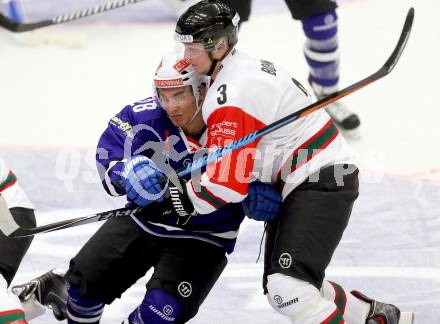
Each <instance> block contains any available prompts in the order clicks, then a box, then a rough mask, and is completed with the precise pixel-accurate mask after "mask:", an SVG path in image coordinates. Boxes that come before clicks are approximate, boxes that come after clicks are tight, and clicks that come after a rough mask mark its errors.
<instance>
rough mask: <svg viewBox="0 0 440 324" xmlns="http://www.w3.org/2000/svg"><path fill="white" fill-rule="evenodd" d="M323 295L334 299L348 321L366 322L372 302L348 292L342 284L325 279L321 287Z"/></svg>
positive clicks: (328, 298)
mask: <svg viewBox="0 0 440 324" xmlns="http://www.w3.org/2000/svg"><path fill="white" fill-rule="evenodd" d="M321 294H322V296H323V297H324V298H325V299H327V300H330V301H333V302H334V303H335V304H336V306H337V307H338V309H339V310H340V312H341V314H342V315H343V316H344V319H345V320H346V321H347V323H359V322H362V323H364V322H365V320H366V319H367V315H368V313H369V312H370V304H369V303H366V302H364V301H362V300H360V299H358V298H356V297H354V296H353V295H352V294H350V293H348V294H347V293H346V292H345V289H344V288H342V287H341V286H340V285H338V284H336V283H334V282H331V281H326V280H324V282H323V284H322V288H321Z"/></svg>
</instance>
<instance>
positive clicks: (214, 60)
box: [206, 47, 233, 77]
mask: <svg viewBox="0 0 440 324" xmlns="http://www.w3.org/2000/svg"><path fill="white" fill-rule="evenodd" d="M232 49H233V47H229V49H228V50H227V51H226V52H225V54H223V56H222V57H221V58H220V59H215V58H213V57H212V52H208V57H209V59H210V60H211V67H210V68H209V71H208V73H206V75H207V76H209V77H210V76H211V75H212V73H214V70H215V67H216V66H217V63H218V62H220V61H223V59H224V58H225V57H226V56H227V55H228V54H229V53H230V52H231V51H232Z"/></svg>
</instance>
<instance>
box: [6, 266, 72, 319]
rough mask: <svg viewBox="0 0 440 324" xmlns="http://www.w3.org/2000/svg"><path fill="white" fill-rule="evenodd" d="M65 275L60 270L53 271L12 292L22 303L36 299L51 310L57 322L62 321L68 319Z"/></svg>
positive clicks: (14, 288) (15, 287) (16, 287)
mask: <svg viewBox="0 0 440 324" xmlns="http://www.w3.org/2000/svg"><path fill="white" fill-rule="evenodd" d="M64 274H65V272H64V271H62V270H60V269H52V270H51V271H49V272H47V273H45V274H44V275H42V276H40V277H38V278H35V279H33V280H31V281H29V282H27V283H24V284H22V285H17V286H14V287H12V289H11V290H12V292H13V293H14V294H16V295H17V296H18V297H19V298H20V300H21V302H22V303H25V302H26V301H28V300H30V299H31V298H35V299H36V300H37V301H38V302H39V303H40V304H42V305H44V306H46V307H48V308H49V309H51V310H52V312H53V315H54V316H55V318H56V319H57V320H59V321H62V320H65V319H66V318H67V306H66V304H67V289H66V280H65V279H64Z"/></svg>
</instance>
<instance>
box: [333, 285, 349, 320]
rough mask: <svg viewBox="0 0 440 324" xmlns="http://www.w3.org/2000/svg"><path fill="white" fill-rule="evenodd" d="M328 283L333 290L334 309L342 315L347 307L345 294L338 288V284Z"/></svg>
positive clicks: (342, 289)
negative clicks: (336, 308)
mask: <svg viewBox="0 0 440 324" xmlns="http://www.w3.org/2000/svg"><path fill="white" fill-rule="evenodd" d="M329 283H330V284H331V285H332V287H333V289H334V290H335V300H334V302H335V304H336V307H338V309H339V311H340V312H341V314H342V315H344V313H345V306H346V305H347V295H346V294H345V291H344V288H342V287H341V286H339V285H338V284H336V283H334V282H331V281H329Z"/></svg>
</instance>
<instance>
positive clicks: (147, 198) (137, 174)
mask: <svg viewBox="0 0 440 324" xmlns="http://www.w3.org/2000/svg"><path fill="white" fill-rule="evenodd" d="M163 176H164V174H163V173H162V171H161V170H159V168H157V166H156V164H154V162H153V161H152V160H150V159H149V158H147V157H145V156H143V155H135V156H132V157H131V158H130V159H128V161H127V162H125V164H124V172H123V178H124V180H123V182H124V187H125V192H126V193H127V199H128V201H131V202H134V203H135V204H136V205H138V206H142V207H143V206H146V205H148V204H150V203H151V202H152V201H158V202H161V201H162V200H163V194H164V192H165V191H164V189H163V188H162V185H161V184H160V183H159V179H160V178H161V177H163Z"/></svg>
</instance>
